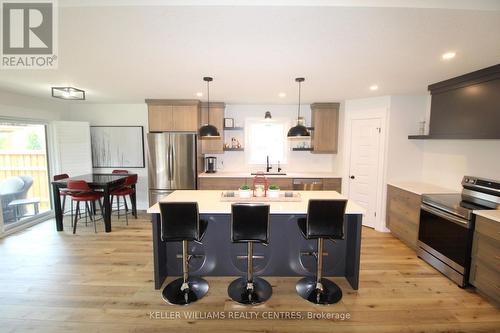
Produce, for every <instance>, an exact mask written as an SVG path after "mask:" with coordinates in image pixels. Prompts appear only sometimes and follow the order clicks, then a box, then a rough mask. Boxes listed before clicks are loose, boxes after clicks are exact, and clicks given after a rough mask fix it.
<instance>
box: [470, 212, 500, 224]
mask: <svg viewBox="0 0 500 333" xmlns="http://www.w3.org/2000/svg"><path fill="white" fill-rule="evenodd" d="M473 213H474V214H476V215H478V216H482V217H484V218H487V219H489V220H492V221H495V222H500V210H475V211H473Z"/></svg>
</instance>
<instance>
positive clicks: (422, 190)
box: [387, 181, 458, 195]
mask: <svg viewBox="0 0 500 333" xmlns="http://www.w3.org/2000/svg"><path fill="white" fill-rule="evenodd" d="M387 185H392V186H395V187H398V188H400V189H403V190H406V191H408V192H412V193H415V194H418V195H422V194H437V193H458V191H456V190H450V189H449V188H444V187H441V186H437V185H433V184H429V183H423V182H414V181H391V182H388V183H387Z"/></svg>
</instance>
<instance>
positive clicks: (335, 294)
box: [296, 238, 342, 304]
mask: <svg viewBox="0 0 500 333" xmlns="http://www.w3.org/2000/svg"><path fill="white" fill-rule="evenodd" d="M323 243H324V239H323V238H318V255H317V267H316V277H305V278H303V279H301V280H300V281H299V282H297V285H296V290H297V293H298V294H299V295H300V296H301V297H302V298H303V299H305V300H308V301H309V302H311V303H315V304H335V303H337V302H338V301H340V300H341V299H342V290H341V289H340V288H339V286H338V285H337V284H336V283H334V282H333V281H330V280H328V279H325V278H323Z"/></svg>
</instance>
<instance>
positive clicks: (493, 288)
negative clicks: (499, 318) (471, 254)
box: [470, 259, 500, 303]
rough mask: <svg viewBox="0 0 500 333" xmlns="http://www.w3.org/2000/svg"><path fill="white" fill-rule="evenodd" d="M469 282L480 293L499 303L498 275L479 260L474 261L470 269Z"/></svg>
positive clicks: (499, 278) (499, 285) (499, 276)
mask: <svg viewBox="0 0 500 333" xmlns="http://www.w3.org/2000/svg"><path fill="white" fill-rule="evenodd" d="M470 282H471V283H472V284H473V285H474V286H475V287H476V288H477V289H479V290H480V291H481V292H482V293H484V294H486V295H487V296H489V297H491V298H492V299H493V300H494V301H495V302H497V303H500V274H499V273H498V272H495V271H494V270H492V269H490V268H489V267H488V266H487V265H485V264H484V263H483V262H482V261H481V260H479V259H478V260H475V261H474V264H473V266H472V267H471V278H470Z"/></svg>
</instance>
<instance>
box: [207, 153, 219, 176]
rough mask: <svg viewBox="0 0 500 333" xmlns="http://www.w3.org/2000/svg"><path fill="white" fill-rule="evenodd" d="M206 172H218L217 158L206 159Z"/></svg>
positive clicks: (209, 157)
mask: <svg viewBox="0 0 500 333" xmlns="http://www.w3.org/2000/svg"><path fill="white" fill-rule="evenodd" d="M205 172H206V173H215V172H217V157H213V156H208V157H205Z"/></svg>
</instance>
